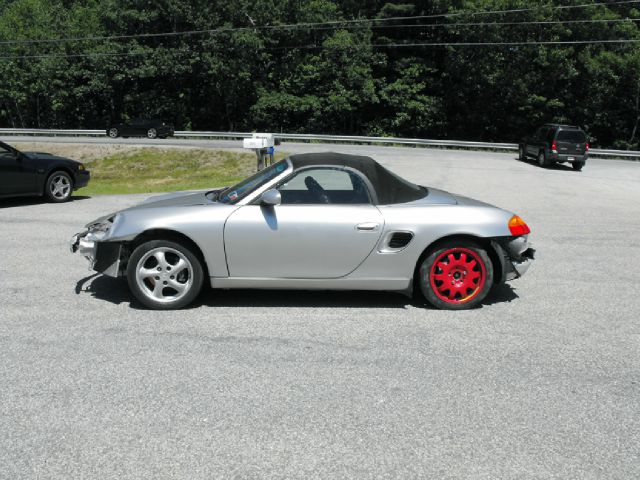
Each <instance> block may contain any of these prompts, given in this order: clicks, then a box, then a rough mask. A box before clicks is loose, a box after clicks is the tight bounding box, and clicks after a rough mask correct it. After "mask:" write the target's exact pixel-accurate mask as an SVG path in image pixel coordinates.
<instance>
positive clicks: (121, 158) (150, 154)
mask: <svg viewBox="0 0 640 480" xmlns="http://www.w3.org/2000/svg"><path fill="white" fill-rule="evenodd" d="M283 156H284V155H283V154H280V155H278V159H280V158H282V157H283ZM87 168H88V169H89V170H91V181H90V182H89V185H88V186H87V187H85V188H82V189H80V190H79V191H78V195H95V194H124V193H153V192H170V191H176V190H196V189H206V188H214V187H220V186H225V185H232V184H234V183H236V182H238V181H240V180H242V179H243V178H246V177H248V176H249V175H252V174H253V173H254V172H255V169H256V156H255V154H253V153H249V152H247V153H244V152H228V151H219V150H182V149H175V150H174V149H172V150H158V149H152V148H146V149H140V150H135V151H130V152H124V153H118V154H115V155H111V156H109V157H105V158H102V159H98V160H94V161H92V162H90V163H87Z"/></svg>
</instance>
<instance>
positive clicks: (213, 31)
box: [0, 0, 640, 58]
mask: <svg viewBox="0 0 640 480" xmlns="http://www.w3.org/2000/svg"><path fill="white" fill-rule="evenodd" d="M632 3H640V0H620V1H616V2H606V3H601V2H595V3H585V4H581V5H556V6H550V7H546V8H550V9H552V10H568V9H578V8H590V7H600V6H605V7H611V6H615V5H624V4H632ZM539 8H540V7H536V8H515V9H509V10H487V11H475V12H453V13H438V14H431V15H416V16H412V17H407V16H405V17H386V18H367V19H353V20H334V21H328V22H305V23H293V24H283V25H261V26H251V27H220V28H214V29H206V30H186V31H181V32H163V33H137V34H130V35H112V36H89V37H67V38H47V39H25V40H3V41H0V45H27V44H39V43H66V42H82V41H105V40H125V39H132V38H156V37H177V36H190V35H206V34H216V33H228V32H236V31H248V30H254V31H255V30H281V29H285V30H286V29H298V28H311V29H313V27H322V26H328V25H332V26H335V28H340V26H341V25H354V24H361V23H370V24H374V23H377V22H389V21H406V20H426V19H434V18H454V17H460V16H476V15H498V14H505V13H522V12H530V11H537V10H539ZM543 8H544V7H543ZM625 20H626V19H625ZM632 20H637V19H632ZM567 22H569V21H567ZM507 23H509V22H507ZM513 23H529V22H513ZM532 24H533V23H532ZM438 25H448V24H438ZM454 25H455V24H454ZM372 26H373V25H372ZM425 26H427V25H425ZM396 27H398V26H396ZM374 28H376V26H374ZM0 58H1V57H0Z"/></svg>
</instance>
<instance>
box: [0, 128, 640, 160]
mask: <svg viewBox="0 0 640 480" xmlns="http://www.w3.org/2000/svg"><path fill="white" fill-rule="evenodd" d="M0 135H24V136H31V135H32V136H49V137H51V136H53V137H56V136H67V137H102V136H105V135H106V132H105V130H55V129H53V130H51V129H42V128H0ZM251 135H252V134H251V133H245V132H190V131H177V132H175V133H174V136H175V137H180V138H217V139H242V138H249V137H251ZM274 135H275V136H276V137H277V138H279V139H281V140H299V141H308V142H309V141H318V142H346V143H368V144H372V143H373V144H386V145H390V144H396V145H423V146H432V147H449V148H456V147H459V148H469V149H474V148H477V149H486V150H517V149H518V144H516V143H488V142H469V141H463V140H431V139H424V138H396V137H362V136H348V135H313V134H306V133H276V134H274ZM589 155H590V156H607V157H620V158H636V159H640V152H637V151H631V150H606V149H599V148H592V149H591V150H589Z"/></svg>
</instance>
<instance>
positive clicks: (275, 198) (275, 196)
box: [260, 188, 282, 207]
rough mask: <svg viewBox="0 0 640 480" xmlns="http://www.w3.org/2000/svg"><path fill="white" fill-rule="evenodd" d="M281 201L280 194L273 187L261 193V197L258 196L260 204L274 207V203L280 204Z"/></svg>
mask: <svg viewBox="0 0 640 480" xmlns="http://www.w3.org/2000/svg"><path fill="white" fill-rule="evenodd" d="M281 203H282V196H281V195H280V192H279V191H278V190H276V189H275V188H272V189H271V190H267V191H266V192H264V193H263V194H262V197H260V204H261V205H266V206H268V207H274V206H276V205H280V204H281Z"/></svg>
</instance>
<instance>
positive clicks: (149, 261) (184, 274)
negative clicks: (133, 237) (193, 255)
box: [136, 247, 193, 303]
mask: <svg viewBox="0 0 640 480" xmlns="http://www.w3.org/2000/svg"><path fill="white" fill-rule="evenodd" d="M136 283H137V284H138V287H139V288H140V291H141V292H142V293H143V294H144V295H145V296H146V297H148V298H149V299H150V300H153V301H155V302H160V303H171V302H175V301H177V300H179V299H181V298H182V297H184V296H185V295H186V294H187V293H189V291H190V290H191V287H192V286H193V266H192V265H191V262H189V260H188V259H187V257H185V256H184V255H183V254H182V253H181V252H179V251H178V250H175V249H173V248H169V247H158V248H154V249H153V250H149V251H148V252H147V253H145V254H144V255H143V257H142V258H141V259H140V261H139V262H138V264H137V265H136Z"/></svg>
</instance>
